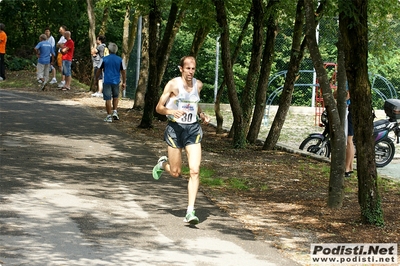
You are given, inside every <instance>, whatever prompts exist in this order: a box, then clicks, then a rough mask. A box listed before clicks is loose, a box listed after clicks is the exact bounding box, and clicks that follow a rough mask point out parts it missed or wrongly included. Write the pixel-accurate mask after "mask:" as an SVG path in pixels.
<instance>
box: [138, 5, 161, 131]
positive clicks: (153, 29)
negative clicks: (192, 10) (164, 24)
mask: <svg viewBox="0 0 400 266" xmlns="http://www.w3.org/2000/svg"><path fill="white" fill-rule="evenodd" d="M160 17H161V14H160V10H159V7H158V5H157V1H156V0H153V1H151V3H150V13H149V79H148V82H147V91H146V95H145V99H144V101H145V105H144V109H143V116H142V120H141V122H140V125H139V127H141V128H152V127H153V116H154V112H155V103H156V102H157V100H158V91H159V87H158V86H157V68H158V63H157V48H158V25H157V24H158V23H159V22H160Z"/></svg>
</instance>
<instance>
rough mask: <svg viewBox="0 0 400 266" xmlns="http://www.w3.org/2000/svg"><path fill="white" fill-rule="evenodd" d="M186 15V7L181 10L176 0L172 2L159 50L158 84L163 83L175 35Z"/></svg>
mask: <svg viewBox="0 0 400 266" xmlns="http://www.w3.org/2000/svg"><path fill="white" fill-rule="evenodd" d="M184 16H185V8H184V7H182V8H181V9H180V10H179V8H178V5H177V4H176V2H175V1H173V2H172V4H171V9H170V11H169V17H168V22H167V25H166V27H165V32H164V34H163V38H162V40H161V43H160V46H159V47H158V51H157V63H158V68H157V86H160V85H161V81H162V78H163V76H164V73H165V69H166V67H167V65H168V59H169V56H170V54H171V50H172V46H173V44H174V40H175V36H176V34H177V33H178V31H179V28H180V26H181V24H182V20H183V18H184Z"/></svg>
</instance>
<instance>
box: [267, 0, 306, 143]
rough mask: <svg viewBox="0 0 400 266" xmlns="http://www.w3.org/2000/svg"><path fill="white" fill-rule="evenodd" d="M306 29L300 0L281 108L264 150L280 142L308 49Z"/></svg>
mask: <svg viewBox="0 0 400 266" xmlns="http://www.w3.org/2000/svg"><path fill="white" fill-rule="evenodd" d="M303 27H304V1H303V0H299V1H298V2H297V7H296V17H295V23H294V28H293V37H292V50H291V52H290V62H289V67H288V72H287V73H286V79H285V84H284V86H283V90H282V94H281V96H280V99H279V107H278V111H277V112H276V115H275V118H274V121H273V122H272V125H271V128H270V131H269V133H268V136H267V139H266V140H265V142H264V146H263V149H264V150H272V149H273V148H274V147H275V145H276V143H277V142H278V139H279V135H280V132H281V130H282V127H283V124H284V123H285V119H286V115H287V113H288V111H289V107H290V105H291V103H292V95H293V90H294V84H295V82H296V80H297V79H298V77H299V70H300V63H301V61H302V60H303V57H304V50H305V48H306V40H305V38H304V39H303V41H302V36H303Z"/></svg>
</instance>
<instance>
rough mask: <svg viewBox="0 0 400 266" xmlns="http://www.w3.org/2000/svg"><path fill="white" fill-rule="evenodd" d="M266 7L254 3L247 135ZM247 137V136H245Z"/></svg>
mask: <svg viewBox="0 0 400 266" xmlns="http://www.w3.org/2000/svg"><path fill="white" fill-rule="evenodd" d="M264 9H265V8H264V5H263V1H262V0H253V1H252V10H253V42H252V48H251V58H250V65H249V69H248V72H247V79H246V84H245V87H244V89H243V93H242V99H241V108H242V112H243V127H244V128H245V130H246V132H245V133H246V134H247V132H248V130H249V126H250V121H251V117H252V115H253V107H254V102H255V101H254V96H255V92H256V89H257V81H258V77H259V75H260V66H261V56H262V48H263V28H264V27H263V24H264V23H263V22H264V16H265V13H264V12H265V11H264ZM245 137H246V136H245Z"/></svg>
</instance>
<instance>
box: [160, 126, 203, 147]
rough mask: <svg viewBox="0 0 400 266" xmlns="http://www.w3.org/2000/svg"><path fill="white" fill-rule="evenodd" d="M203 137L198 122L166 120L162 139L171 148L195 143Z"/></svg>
mask: <svg viewBox="0 0 400 266" xmlns="http://www.w3.org/2000/svg"><path fill="white" fill-rule="evenodd" d="M202 138H203V130H202V129H201V126H200V123H197V122H196V123H193V124H179V123H176V122H171V121H170V122H168V125H167V128H166V129H165V132H164V140H165V141H166V142H167V144H168V146H171V147H173V148H184V147H186V146H188V145H190V144H197V143H200V142H201V139H202Z"/></svg>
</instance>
